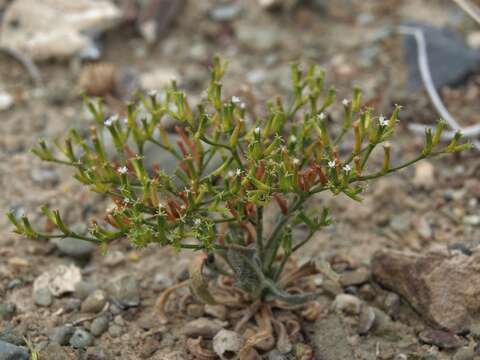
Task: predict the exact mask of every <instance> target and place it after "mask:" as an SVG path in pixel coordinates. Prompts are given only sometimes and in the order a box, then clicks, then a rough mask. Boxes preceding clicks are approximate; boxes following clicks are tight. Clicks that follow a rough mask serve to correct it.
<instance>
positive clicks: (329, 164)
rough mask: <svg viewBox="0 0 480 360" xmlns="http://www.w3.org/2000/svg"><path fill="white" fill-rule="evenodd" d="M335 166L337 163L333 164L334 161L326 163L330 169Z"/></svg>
mask: <svg viewBox="0 0 480 360" xmlns="http://www.w3.org/2000/svg"><path fill="white" fill-rule="evenodd" d="M336 165H337V163H336V162H335V160H331V161H329V162H328V167H329V168H331V169H333V168H334V167H335V166H336Z"/></svg>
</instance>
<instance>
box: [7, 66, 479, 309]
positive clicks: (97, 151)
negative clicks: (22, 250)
mask: <svg viewBox="0 0 480 360" xmlns="http://www.w3.org/2000/svg"><path fill="white" fill-rule="evenodd" d="M225 68H226V65H225V63H224V62H222V61H221V60H220V59H219V58H215V59H214V61H213V66H212V71H211V80H210V83H209V86H208V90H207V92H206V97H205V99H204V100H203V101H202V102H201V103H200V104H199V105H198V107H197V108H196V110H195V111H192V109H191V108H190V105H189V102H188V100H187V97H186V95H185V93H184V92H182V91H180V90H179V89H178V88H177V87H176V85H175V83H173V84H172V86H171V87H170V88H168V89H167V90H166V91H165V93H164V96H163V97H162V96H160V95H161V94H157V93H154V94H149V95H147V96H146V97H141V99H140V100H139V101H138V103H136V104H133V103H132V104H129V105H128V112H127V116H126V119H122V121H120V120H119V119H120V118H119V116H116V115H113V116H106V114H105V113H104V109H103V107H102V104H101V102H96V101H93V100H87V105H88V108H89V110H90V111H91V113H92V114H93V116H94V118H95V119H96V122H97V126H96V127H93V128H92V129H91V134H90V136H89V137H88V136H87V137H86V138H84V137H82V136H81V135H80V134H79V133H78V132H76V131H75V130H72V131H71V132H70V133H69V135H68V136H67V137H66V139H65V141H64V142H63V143H57V144H56V147H57V148H56V149H54V148H52V147H49V146H48V145H47V144H46V142H44V141H40V142H39V145H38V146H37V147H36V148H34V150H33V152H34V154H36V155H37V156H38V157H40V158H41V159H43V160H45V161H49V162H55V163H60V164H64V165H68V166H70V167H72V168H73V169H74V170H75V178H76V179H77V180H78V181H80V182H81V183H83V184H85V185H86V186H88V187H90V189H91V190H93V191H95V192H98V193H101V194H105V195H106V196H108V197H110V198H111V199H112V200H113V202H114V203H115V204H116V206H115V207H114V208H113V210H111V211H108V212H107V213H106V214H105V217H104V219H102V220H101V221H100V220H99V221H93V222H92V225H91V227H90V229H89V234H88V235H85V234H79V233H76V232H74V231H73V230H72V229H71V228H70V227H69V226H68V225H67V224H66V223H65V222H64V220H63V219H62V217H61V215H60V213H59V211H58V210H51V209H49V208H48V207H43V209H42V210H43V212H44V213H45V215H46V216H47V217H48V219H49V220H50V221H51V222H52V223H53V224H55V226H56V227H57V229H58V231H59V232H58V233H55V234H51V233H41V232H38V231H37V230H34V229H33V227H32V226H31V224H30V222H29V220H28V218H27V217H22V218H21V219H18V218H16V217H15V216H14V215H13V214H12V213H10V214H8V217H9V219H10V220H11V222H12V223H13V224H14V225H15V227H16V232H17V233H19V234H22V235H25V236H27V237H30V238H64V237H71V238H78V239H82V240H87V241H92V242H94V243H97V244H99V245H101V246H102V247H108V245H109V244H110V243H111V242H113V241H116V240H118V239H122V238H127V239H128V240H129V241H130V242H131V243H132V244H133V245H134V246H136V247H139V248H141V247H145V246H147V245H150V244H158V245H160V246H172V247H174V248H175V249H178V250H180V249H190V250H194V251H198V252H201V256H200V257H198V260H196V261H193V262H192V264H191V266H190V279H191V281H190V290H191V292H192V294H193V295H194V296H196V297H197V298H198V299H199V300H200V301H203V302H206V303H213V302H221V296H220V295H219V293H216V292H215V290H214V289H210V290H209V287H208V279H207V278H206V277H205V271H206V269H210V270H211V271H212V272H213V273H216V274H218V277H219V278H220V277H221V278H222V279H223V280H222V282H221V284H219V287H222V286H225V284H227V283H228V284H229V285H231V288H232V289H233V288H235V289H236V290H235V291H233V293H232V294H241V296H240V295H239V296H238V297H237V298H236V300H235V301H237V302H243V303H245V304H254V303H255V302H258V301H260V302H261V303H266V302H268V301H271V300H272V299H273V300H272V301H277V304H280V303H283V304H286V303H289V304H303V303H306V302H309V301H311V300H312V299H313V298H314V296H315V295H316V293H315V291H298V289H297V290H295V291H291V290H289V289H290V288H291V286H292V284H294V283H295V282H296V281H297V280H299V279H300V278H302V277H304V276H306V275H310V274H312V273H314V272H315V270H314V269H312V268H311V266H310V265H308V266H307V265H304V266H301V267H294V266H293V265H291V264H292V263H291V261H290V260H291V257H292V255H293V254H295V253H296V252H297V251H298V250H299V249H300V248H302V247H303V246H304V245H305V244H307V243H308V242H309V241H310V240H311V239H312V237H313V235H314V234H315V233H316V232H317V231H318V230H320V229H322V228H323V227H325V226H327V225H329V224H330V223H331V219H330V217H329V212H328V209H326V208H323V209H315V208H314V209H308V208H307V206H306V201H307V200H308V199H310V198H312V197H313V196H315V195H316V194H319V193H322V192H328V193H331V194H332V195H338V194H345V195H346V196H348V197H349V198H351V199H353V200H355V201H359V200H360V199H361V198H360V195H361V193H362V184H363V183H365V182H368V181H370V180H374V179H377V178H380V177H382V176H385V175H387V174H390V173H393V172H395V171H398V170H400V169H402V168H405V167H407V166H409V165H412V164H414V163H416V162H417V161H420V160H422V159H425V158H428V157H432V156H436V155H440V154H444V153H452V152H458V151H461V150H464V149H467V148H469V147H470V145H469V144H461V143H460V137H461V135H460V134H457V135H456V136H455V137H454V138H453V140H452V141H451V143H450V144H448V145H446V146H442V144H440V138H441V134H442V130H443V129H444V127H445V124H444V123H443V122H439V123H438V125H437V127H436V130H435V131H431V130H427V132H426V136H425V138H426V140H425V146H424V148H423V151H422V152H421V153H420V154H419V155H418V156H417V157H415V158H413V159H412V160H410V161H407V162H405V163H402V164H398V165H397V164H391V161H390V145H389V144H388V142H387V140H389V139H390V138H391V137H392V135H393V132H394V128H395V124H396V123H397V118H398V114H399V111H400V107H399V106H397V107H396V108H395V109H394V110H393V113H392V114H391V115H390V116H389V117H385V116H383V115H382V116H375V115H374V114H373V111H372V110H371V109H369V108H363V107H362V105H361V92H360V90H359V89H355V90H354V92H353V96H352V98H351V99H349V100H347V99H344V100H343V101H342V102H341V105H340V106H341V107H342V108H343V118H342V119H341V123H340V124H339V125H340V126H339V130H338V131H337V132H333V131H331V130H329V129H328V128H327V123H328V122H329V121H331V116H330V115H329V109H330V107H331V106H332V104H334V100H335V90H334V89H333V88H329V89H325V88H324V72H323V71H319V70H318V69H317V68H316V67H315V66H312V67H311V68H310V69H309V70H308V71H307V72H305V73H304V72H302V71H301V70H300V69H299V67H298V66H297V65H292V83H293V94H292V96H291V102H290V103H289V104H288V105H285V104H284V102H282V100H280V99H276V100H274V101H271V102H268V103H267V106H266V110H267V111H266V115H265V116H264V117H262V118H256V119H253V118H251V116H249V115H247V111H246V106H245V104H244V103H243V102H242V100H241V99H240V98H239V97H237V96H233V97H231V98H228V99H225V98H224V96H223V95H222V77H223V75H224V72H225ZM166 118H170V119H174V120H175V121H176V124H177V125H176V127H175V131H176V133H177V135H175V137H174V138H175V139H176V140H175V141H173V140H172V139H173V137H172V136H171V134H169V133H168V132H167V130H166V128H165V126H164V120H165V119H166ZM105 134H107V135H108V136H109V137H110V138H111V142H113V145H114V147H115V150H116V154H115V156H113V157H112V158H110V157H109V156H108V155H107V154H108V151H107V149H106V145H105V143H106V140H105ZM347 134H349V135H348V136H349V137H350V138H352V139H353V146H351V147H350V148H349V149H351V150H350V151H348V152H347V153H345V151H343V152H341V151H340V150H339V149H344V148H348V147H345V146H343V147H341V146H340V144H341V143H342V141H345V140H344V138H345V136H346V135H347ZM152 144H153V145H152ZM147 145H148V146H157V147H158V151H160V152H168V153H170V154H171V156H173V157H174V158H175V159H176V161H177V163H178V168H177V170H176V171H175V172H174V173H171V174H169V173H166V172H165V171H163V170H162V167H161V165H160V166H153V167H151V168H148V167H147V166H146V164H145V161H144V152H145V148H146V146H147ZM379 145H383V154H384V155H383V164H382V165H381V167H380V166H379V168H378V169H377V170H373V171H371V170H369V171H367V170H368V169H369V168H370V167H372V166H370V167H367V163H368V161H369V159H370V155H371V154H372V152H373V151H374V149H375V148H377V147H378V146H379ZM212 164H214V166H213V167H212ZM267 206H269V209H271V208H275V209H276V211H277V213H278V214H277V218H276V221H275V223H274V224H273V227H272V230H271V231H268V232H267V231H265V228H266V227H264V225H265V224H264V223H265V220H264V212H265V209H266V208H267ZM297 226H303V227H304V228H306V229H307V230H308V231H307V235H306V237H305V238H302V239H298V238H294V237H293V236H292V229H293V228H294V227H297ZM309 266H310V267H309ZM225 279H229V280H225ZM220 285H221V286H220ZM212 287H215V286H210V288H212ZM310 290H311V289H310ZM167 293H168V292H167ZM167 296H168V295H164V296H163V298H162V299H161V301H160V304H161V305H160V306H162V305H163V304H164V302H165V301H166V297H167ZM232 296H233V295H232ZM232 301H233V300H232V299H230V303H231V302H232ZM224 303H228V301H224ZM251 316H252V315H251Z"/></svg>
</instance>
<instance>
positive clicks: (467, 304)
mask: <svg viewBox="0 0 480 360" xmlns="http://www.w3.org/2000/svg"><path fill="white" fill-rule="evenodd" d="M371 268H372V274H373V276H374V278H375V280H376V281H378V282H379V283H380V284H381V285H383V286H384V287H386V288H388V289H390V290H392V291H394V292H396V293H398V294H399V295H401V296H402V297H403V298H405V299H406V300H407V301H408V302H409V303H410V305H412V306H413V308H415V309H416V310H417V312H418V313H419V314H420V315H421V316H423V318H424V319H425V320H426V321H427V322H428V323H430V324H431V325H432V326H434V327H437V328H440V329H447V330H450V331H453V332H462V331H465V330H468V329H469V328H470V326H471V325H472V324H475V323H477V322H478V321H480V302H479V301H478V299H479V297H480V276H479V275H478V274H479V272H480V252H476V253H473V254H472V256H466V255H464V254H456V255H455V256H452V257H448V256H447V254H440V253H438V254H437V253H430V254H426V255H416V254H413V253H408V252H399V251H379V252H377V253H375V254H374V256H373V258H372V264H371Z"/></svg>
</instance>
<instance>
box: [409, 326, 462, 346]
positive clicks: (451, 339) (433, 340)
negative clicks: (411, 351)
mask: <svg viewBox="0 0 480 360" xmlns="http://www.w3.org/2000/svg"><path fill="white" fill-rule="evenodd" d="M418 337H419V338H420V340H421V341H422V342H424V343H426V344H430V345H435V346H438V347H439V348H440V349H457V348H459V347H460V346H462V340H461V339H460V338H459V337H458V336H456V335H455V334H453V333H451V332H447V331H441V330H433V329H427V330H424V331H422V332H420V334H418Z"/></svg>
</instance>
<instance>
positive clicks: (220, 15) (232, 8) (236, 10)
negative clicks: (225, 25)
mask: <svg viewBox="0 0 480 360" xmlns="http://www.w3.org/2000/svg"><path fill="white" fill-rule="evenodd" d="M241 11H242V8H241V7H240V5H239V4H235V3H233V4H223V5H219V6H216V7H214V8H213V9H211V10H210V11H209V12H208V15H209V16H210V18H211V19H212V20H215V21H231V20H233V19H235V18H236V17H237V16H238V15H239V14H240V12H241Z"/></svg>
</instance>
